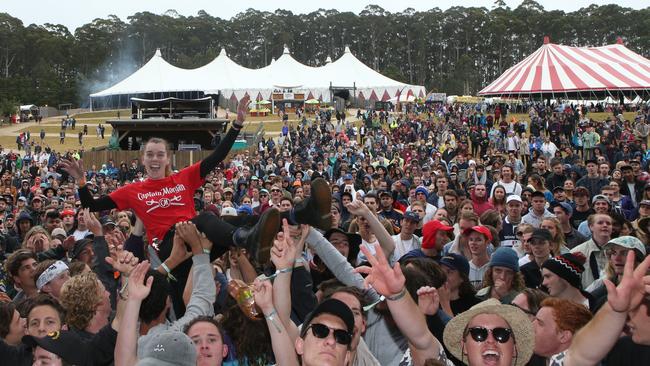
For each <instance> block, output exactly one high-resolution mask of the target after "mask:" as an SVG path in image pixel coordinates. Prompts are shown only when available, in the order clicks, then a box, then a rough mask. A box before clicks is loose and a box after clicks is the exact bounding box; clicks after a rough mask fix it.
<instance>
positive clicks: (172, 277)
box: [160, 262, 177, 282]
mask: <svg viewBox="0 0 650 366" xmlns="http://www.w3.org/2000/svg"><path fill="white" fill-rule="evenodd" d="M160 266H161V267H162V268H163V269H164V270H165V272H167V278H168V279H170V280H172V281H174V282H176V281H177V280H176V277H174V275H173V274H172V271H171V269H169V267H167V265H166V264H165V262H163V263H160Z"/></svg>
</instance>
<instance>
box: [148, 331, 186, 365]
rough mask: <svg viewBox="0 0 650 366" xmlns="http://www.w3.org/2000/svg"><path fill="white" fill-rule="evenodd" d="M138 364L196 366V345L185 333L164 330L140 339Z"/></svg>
mask: <svg viewBox="0 0 650 366" xmlns="http://www.w3.org/2000/svg"><path fill="white" fill-rule="evenodd" d="M138 359H139V361H138V363H137V365H138V366H154V365H163V366H172V365H179V366H195V365H196V347H195V346H194V343H193V342H192V340H191V339H190V337H188V336H187V335H186V334H185V333H183V332H180V331H177V330H163V331H160V332H156V333H154V334H148V335H146V336H144V337H141V338H140V339H139V340H138Z"/></svg>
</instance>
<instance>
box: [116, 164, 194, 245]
mask: <svg viewBox="0 0 650 366" xmlns="http://www.w3.org/2000/svg"><path fill="white" fill-rule="evenodd" d="M203 182H204V179H203V178H201V162H198V163H196V164H193V165H191V166H189V167H187V168H185V169H183V170H181V171H180V172H178V173H176V174H172V175H170V176H168V177H165V178H163V179H157V180H153V179H146V180H145V181H143V182H136V183H132V184H129V185H127V186H124V187H122V188H120V189H118V190H116V191H114V192H113V193H111V194H110V195H109V196H110V197H111V199H112V200H113V202H115V204H116V205H117V208H118V209H119V210H125V209H128V208H130V209H133V210H134V211H135V214H136V215H138V217H139V218H140V220H142V222H143V223H144V227H145V229H146V230H147V239H148V240H149V243H151V242H153V239H154V238H158V239H160V240H162V239H163V238H164V237H165V234H166V233H167V231H168V230H169V229H170V228H171V227H172V225H174V224H176V223H177V222H180V221H187V220H190V219H191V218H193V217H194V216H196V211H195V210H194V191H196V189H197V188H199V187H200V186H201V185H202V184H203Z"/></svg>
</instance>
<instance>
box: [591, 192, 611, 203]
mask: <svg viewBox="0 0 650 366" xmlns="http://www.w3.org/2000/svg"><path fill="white" fill-rule="evenodd" d="M598 201H605V202H607V204H608V205H611V202H610V201H609V198H607V196H605V195H603V194H597V195H595V196H594V198H592V199H591V203H592V204H594V203H596V202H598Z"/></svg>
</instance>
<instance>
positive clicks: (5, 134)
mask: <svg viewBox="0 0 650 366" xmlns="http://www.w3.org/2000/svg"><path fill="white" fill-rule="evenodd" d="M355 112H356V110H355V109H351V110H350V111H349V113H348V114H349V115H351V113H355ZM128 113H130V112H129V110H126V109H124V110H121V111H120V114H121V115H122V116H127V115H128ZM231 116H232V114H231ZM611 116H612V115H611V114H610V113H591V114H590V115H589V117H590V118H592V119H594V120H596V121H602V120H605V119H606V118H607V117H611ZM623 116H624V118H625V119H628V120H633V119H634V116H635V113H634V112H626V113H624V114H623ZM74 117H75V118H76V119H77V125H76V129H75V130H70V129H68V130H66V139H65V144H63V145H60V144H59V131H60V130H61V124H60V121H61V119H60V117H53V118H49V119H46V120H44V121H43V122H42V123H41V124H36V123H34V122H28V123H25V124H24V125H3V126H2V127H1V128H0V146H2V147H5V148H9V149H14V150H15V149H16V147H17V146H16V135H17V134H18V133H20V132H26V131H29V132H30V134H31V138H32V140H34V141H39V140H40V137H39V134H40V131H41V129H45V132H46V134H47V135H46V137H45V141H44V142H45V144H46V145H49V146H51V147H52V148H54V149H56V150H61V149H63V150H74V149H79V148H80V145H79V141H78V139H77V133H78V132H79V131H80V130H83V126H84V125H88V135H86V136H84V139H83V148H84V149H85V150H90V149H92V148H96V147H103V146H106V145H108V141H109V139H110V136H111V134H112V132H113V129H112V127H111V125H109V124H107V123H106V121H107V120H109V119H115V118H117V110H112V111H101V112H88V113H79V114H76V115H75V116H74ZM292 117H293V116H292ZM512 117H514V118H516V119H517V120H519V119H523V120H529V118H528V115H527V114H511V115H509V118H512ZM307 118H313V115H311V116H308V117H307ZM99 123H102V124H105V127H106V131H105V134H104V136H105V139H104V140H102V139H100V138H97V137H95V128H96V126H97V124H99ZM290 123H292V124H294V125H295V124H297V123H298V121H297V120H290ZM260 124H262V125H263V128H264V131H265V132H266V133H267V134H268V135H271V136H276V135H277V134H278V133H279V132H280V130H281V129H282V121H281V120H280V118H278V116H277V115H272V116H267V117H248V118H247V120H246V125H245V127H244V131H246V132H249V133H254V132H256V131H257V130H258V128H259V125H260ZM359 124H360V122H357V125H359Z"/></svg>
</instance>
